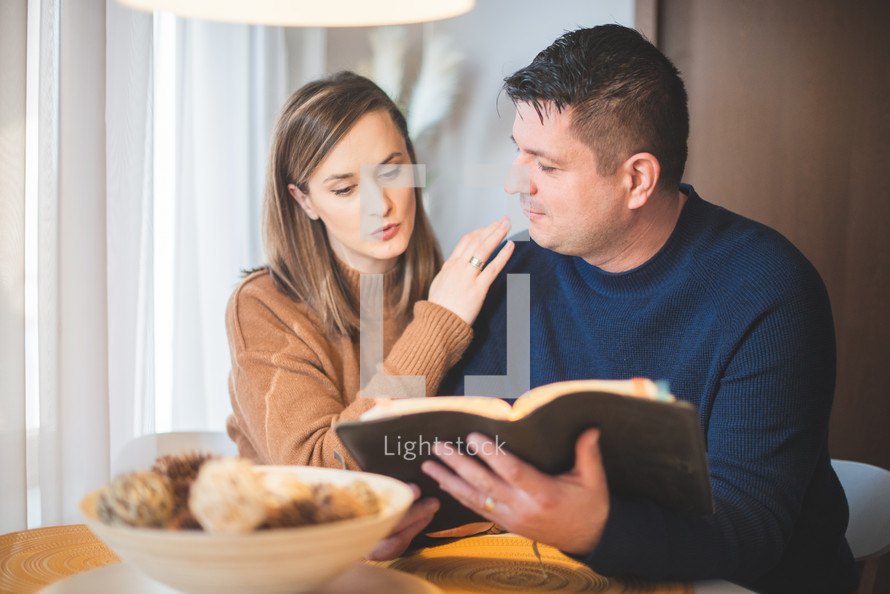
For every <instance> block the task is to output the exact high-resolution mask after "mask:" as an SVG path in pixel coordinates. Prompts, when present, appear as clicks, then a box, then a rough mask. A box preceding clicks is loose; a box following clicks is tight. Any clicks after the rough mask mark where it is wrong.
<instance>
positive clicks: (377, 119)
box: [288, 111, 416, 273]
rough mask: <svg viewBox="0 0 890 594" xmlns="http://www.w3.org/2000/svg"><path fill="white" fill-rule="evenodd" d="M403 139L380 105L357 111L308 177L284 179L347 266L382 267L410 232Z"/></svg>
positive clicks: (410, 191) (411, 198) (410, 194)
mask: <svg viewBox="0 0 890 594" xmlns="http://www.w3.org/2000/svg"><path fill="white" fill-rule="evenodd" d="M411 165H412V163H411V159H410V157H409V156H408V148H407V146H406V145H405V140H404V139H403V138H402V134H401V133H400V132H399V129H398V128H396V125H395V124H394V123H393V121H392V118H391V117H390V116H389V114H387V113H386V112H385V111H374V112H371V113H368V114H366V115H364V116H362V117H361V119H359V120H358V122H356V124H355V125H354V126H353V127H352V129H351V130H350V131H349V132H348V133H347V134H346V136H344V137H343V139H342V140H341V141H340V142H339V143H338V144H337V146H335V147H334V150H332V151H331V152H330V153H329V154H328V156H327V158H326V159H325V160H324V161H322V163H321V165H319V167H318V169H316V171H315V173H314V174H313V175H312V177H310V178H309V182H308V185H309V193H308V194H303V193H302V192H300V191H299V189H297V187H296V185H294V184H290V185H289V186H288V189H289V190H290V193H291V195H292V196H293V197H294V198H295V199H296V200H297V202H299V203H300V206H302V207H303V210H304V211H306V214H307V215H309V217H311V218H313V219H321V220H322V222H323V223H324V226H325V229H326V231H327V234H328V239H329V240H330V242H331V246H332V247H333V250H334V253H335V254H336V256H337V257H338V258H339V259H340V260H342V261H343V262H344V263H346V264H347V265H349V266H350V267H351V268H354V269H355V270H358V271H359V272H365V273H383V272H386V271H387V270H389V269H390V268H392V267H393V265H395V263H396V260H397V258H398V257H399V256H400V255H401V254H402V253H404V251H405V249H406V248H407V247H408V241H409V240H410V239H411V233H413V232H414V213H415V209H416V205H415V194H414V185H415V184H414V183H413V179H414V178H413V167H412V166H411Z"/></svg>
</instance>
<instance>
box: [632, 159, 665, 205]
mask: <svg viewBox="0 0 890 594" xmlns="http://www.w3.org/2000/svg"><path fill="white" fill-rule="evenodd" d="M624 167H625V171H626V172H627V175H628V178H627V179H628V180H629V182H630V196H629V198H628V201H627V207H628V208H630V209H635V208H640V207H641V206H643V205H644V204H646V201H648V200H649V196H651V195H652V194H653V192H655V186H656V185H657V184H658V178H659V177H660V176H661V164H660V163H659V162H658V159H656V158H655V155H653V154H651V153H637V154H636V155H633V156H632V157H630V158H629V159H628V160H627V161H625V162H624Z"/></svg>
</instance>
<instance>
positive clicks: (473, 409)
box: [361, 396, 511, 421]
mask: <svg viewBox="0 0 890 594" xmlns="http://www.w3.org/2000/svg"><path fill="white" fill-rule="evenodd" d="M433 410H454V411H461V412H468V413H473V414H477V415H482V416H484V417H491V418H493V419H506V418H508V417H510V414H511V413H510V411H511V408H510V404H509V403H508V402H507V401H506V400H501V399H500V398H488V397H486V396H435V397H431V398H386V399H378V401H377V405H376V406H375V407H374V408H372V409H370V410H368V411H367V412H365V413H364V414H362V416H361V420H362V421H367V420H371V419H382V418H386V417H395V416H401V415H409V414H412V413H419V412H429V411H433Z"/></svg>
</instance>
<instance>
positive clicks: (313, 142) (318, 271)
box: [263, 72, 442, 336]
mask: <svg viewBox="0 0 890 594" xmlns="http://www.w3.org/2000/svg"><path fill="white" fill-rule="evenodd" d="M374 111H385V112H386V113H388V114H389V116H390V117H391V118H392V121H393V123H394V124H395V125H396V127H397V128H398V129H399V131H400V132H401V133H402V136H403V137H404V139H405V144H406V145H407V147H408V155H409V157H410V158H411V162H412V163H416V162H417V160H416V157H415V154H414V146H413V145H412V143H411V139H410V138H409V137H408V126H407V124H406V122H405V117H404V116H403V115H402V113H401V112H400V111H399V109H398V107H397V106H396V105H395V103H393V101H392V100H391V99H390V98H389V97H388V96H387V95H386V93H385V92H384V91H383V90H381V89H380V87H378V86H377V85H376V84H374V83H373V82H372V81H370V80H369V79H367V78H364V77H362V76H359V75H357V74H354V73H352V72H340V73H337V74H334V75H331V76H329V77H326V78H323V79H320V80H317V81H314V82H311V83H308V84H307V85H305V86H303V87H302V88H301V89H299V90H298V91H297V92H295V93H294V94H293V95H291V97H290V98H289V99H288V100H287V103H285V104H284V107H283V108H282V110H281V113H280V114H279V117H278V122H277V124H276V125H275V130H274V132H273V136H272V146H271V151H270V155H269V167H268V173H267V176H266V190H265V196H264V199H263V247H264V250H265V254H266V258H267V260H268V267H269V270H270V272H271V274H272V279H273V282H274V283H275V285H276V287H277V288H278V290H280V291H281V292H282V293H284V294H286V295H288V296H289V297H290V298H291V299H293V300H294V301H297V302H300V303H304V304H306V306H307V307H309V309H310V310H311V311H313V312H314V313H315V314H316V315H317V316H318V317H319V319H321V321H322V323H323V324H324V327H325V330H326V331H327V332H328V333H330V334H335V333H339V334H346V335H349V336H357V335H358V330H359V312H358V295H354V294H353V293H352V291H351V289H350V288H349V285H348V283H347V281H346V278H345V276H344V274H343V272H342V269H341V267H340V265H338V264H337V261H336V258H335V256H334V252H333V250H332V249H331V245H330V242H329V241H328V237H327V233H326V232H325V227H324V223H323V222H322V221H321V220H313V219H310V218H309V217H308V216H307V215H306V214H305V213H304V212H303V209H302V208H301V207H300V206H299V204H298V203H297V201H296V200H295V199H294V198H293V196H291V194H290V192H289V191H288V184H295V185H296V186H297V188H299V189H300V191H301V192H303V193H305V194H308V193H309V184H308V181H309V178H310V177H312V174H313V173H314V172H315V170H316V169H317V168H318V166H319V165H320V164H321V163H322V162H323V161H324V160H325V158H326V157H327V156H328V154H329V153H330V152H331V151H332V150H333V148H334V147H335V146H336V145H337V143H339V142H340V140H341V139H342V138H343V137H344V136H345V135H346V134H347V133H348V132H349V131H350V130H351V129H352V127H353V126H354V125H355V124H356V122H358V120H359V119H360V118H361V117H362V116H364V115H365V114H368V113H371V112H374ZM415 200H416V208H415V218H414V232H413V234H412V235H411V239H410V241H409V243H408V247H407V248H406V250H405V252H404V253H403V254H402V255H401V256H400V257H399V262H398V264H397V267H398V268H397V270H396V272H395V278H394V281H395V282H393V283H390V284H389V286H388V288H387V303H388V304H389V306H390V307H391V308H393V312H394V313H395V318H396V322H397V323H400V324H402V325H404V324H405V323H407V321H408V318H409V317H410V316H411V311H412V305H413V304H414V302H415V301H417V300H419V299H423V298H424V297H425V296H426V294H427V292H428V291H429V287H430V283H431V282H432V280H433V277H434V276H435V275H436V272H437V271H438V270H439V268H440V267H441V265H442V254H441V252H440V250H439V246H438V244H437V242H436V239H435V237H434V235H433V231H432V227H431V226H430V223H429V220H428V219H427V216H426V213H425V211H424V209H423V200H422V195H421V190H420V188H415Z"/></svg>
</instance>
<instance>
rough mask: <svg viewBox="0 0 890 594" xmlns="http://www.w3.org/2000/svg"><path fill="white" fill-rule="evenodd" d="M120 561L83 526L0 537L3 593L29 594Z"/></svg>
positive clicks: (37, 530) (0, 589) (0, 581)
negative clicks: (61, 580) (64, 579)
mask: <svg viewBox="0 0 890 594" xmlns="http://www.w3.org/2000/svg"><path fill="white" fill-rule="evenodd" d="M119 562H120V558H119V557H118V556H117V555H115V554H114V553H112V552H111V550H110V549H108V547H106V546H105V545H104V544H103V543H102V541H100V540H99V539H98V538H96V536H95V535H94V534H93V533H92V532H90V530H89V528H87V527H86V526H85V525H83V524H73V525H69V526H50V527H47V528H35V529H33V530H22V531H20V532H11V533H9V534H4V535H3V536H0V592H16V593H17V594H29V593H31V592H37V591H39V590H40V589H42V588H43V587H45V586H47V585H49V584H51V583H53V582H56V581H58V580H60V579H62V578H65V577H68V576H71V575H74V574H76V573H80V572H82V571H86V570H88V569H93V568H95V567H103V566H105V565H110V564H112V563H119Z"/></svg>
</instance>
